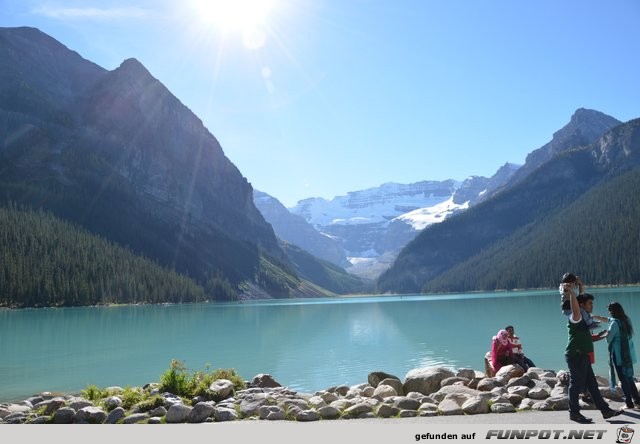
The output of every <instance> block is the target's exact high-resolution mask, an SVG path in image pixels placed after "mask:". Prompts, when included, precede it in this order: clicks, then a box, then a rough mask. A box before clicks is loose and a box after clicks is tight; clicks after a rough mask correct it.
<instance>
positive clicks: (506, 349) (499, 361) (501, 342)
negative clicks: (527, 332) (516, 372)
mask: <svg viewBox="0 0 640 444" xmlns="http://www.w3.org/2000/svg"><path fill="white" fill-rule="evenodd" d="M509 364H513V351H512V350H511V342H509V333H507V330H500V331H499V332H498V334H496V335H495V336H494V337H493V338H492V339H491V365H492V366H493V369H494V370H495V371H496V372H498V370H500V369H501V368H502V367H503V366H505V365H509Z"/></svg>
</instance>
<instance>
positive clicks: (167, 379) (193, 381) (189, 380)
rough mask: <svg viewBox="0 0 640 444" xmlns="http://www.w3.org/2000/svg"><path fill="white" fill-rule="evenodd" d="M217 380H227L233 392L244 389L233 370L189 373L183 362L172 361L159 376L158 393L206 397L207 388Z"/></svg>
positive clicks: (242, 383) (243, 383) (239, 378)
mask: <svg viewBox="0 0 640 444" xmlns="http://www.w3.org/2000/svg"><path fill="white" fill-rule="evenodd" d="M218 379H228V380H229V381H231V382H232V383H233V386H234V389H235V390H242V389H244V388H246V384H245V382H244V379H243V378H242V377H241V376H240V375H239V374H238V373H237V372H236V371H235V370H234V369H218V370H215V371H213V372H203V371H192V372H189V371H188V370H187V368H186V367H185V365H184V363H183V362H181V361H178V360H175V359H174V360H172V361H171V366H170V367H169V369H168V370H166V371H165V372H164V373H163V374H162V375H161V376H160V391H163V392H164V391H166V392H169V393H173V394H174V395H177V396H182V397H186V398H193V397H195V396H208V395H210V393H209V386H210V385H211V384H212V383H213V382H214V381H217V380H218Z"/></svg>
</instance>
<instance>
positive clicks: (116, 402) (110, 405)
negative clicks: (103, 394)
mask: <svg viewBox="0 0 640 444" xmlns="http://www.w3.org/2000/svg"><path fill="white" fill-rule="evenodd" d="M121 405H122V399H120V397H119V396H109V397H108V398H107V399H105V400H104V406H105V407H106V408H107V410H113V409H115V408H116V407H120V406H121Z"/></svg>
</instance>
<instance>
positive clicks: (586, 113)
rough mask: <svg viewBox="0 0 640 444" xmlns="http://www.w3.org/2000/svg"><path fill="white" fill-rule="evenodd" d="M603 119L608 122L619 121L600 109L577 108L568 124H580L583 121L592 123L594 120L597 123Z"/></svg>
mask: <svg viewBox="0 0 640 444" xmlns="http://www.w3.org/2000/svg"><path fill="white" fill-rule="evenodd" d="M603 121H606V122H608V123H611V122H612V121H615V122H617V123H620V122H619V121H618V120H616V119H614V118H613V117H611V116H609V115H607V114H605V113H602V112H600V111H596V110H593V109H588V108H578V109H577V110H576V111H575V112H574V113H573V115H572V116H571V121H570V122H569V125H572V124H573V125H576V124H577V125H580V124H584V123H588V124H593V123H594V122H595V123H597V122H603ZM569 125H568V126H569Z"/></svg>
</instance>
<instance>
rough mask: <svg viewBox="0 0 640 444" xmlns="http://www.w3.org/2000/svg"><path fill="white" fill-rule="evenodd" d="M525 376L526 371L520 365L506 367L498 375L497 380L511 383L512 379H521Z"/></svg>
mask: <svg viewBox="0 0 640 444" xmlns="http://www.w3.org/2000/svg"><path fill="white" fill-rule="evenodd" d="M522 375H524V369H523V368H522V367H520V366H519V365H518V364H511V365H505V366H504V367H502V368H501V369H500V370H498V372H497V373H496V376H495V377H496V378H497V379H499V380H502V381H509V380H511V379H512V378H519V377H520V376H522Z"/></svg>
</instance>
